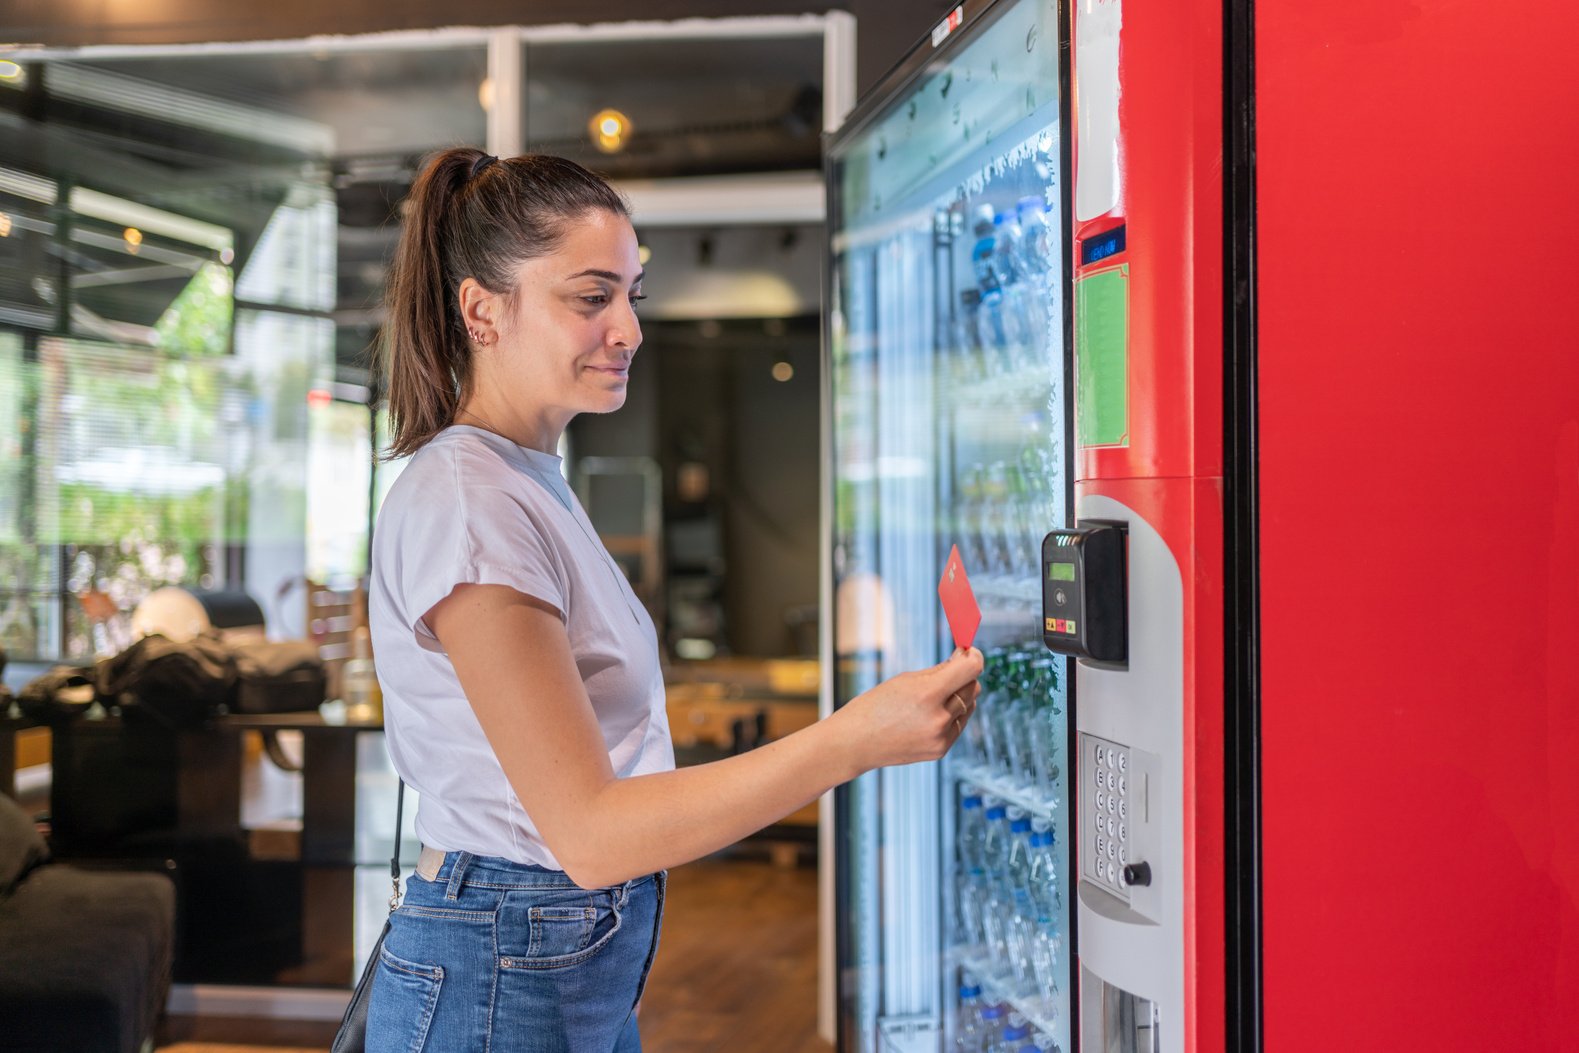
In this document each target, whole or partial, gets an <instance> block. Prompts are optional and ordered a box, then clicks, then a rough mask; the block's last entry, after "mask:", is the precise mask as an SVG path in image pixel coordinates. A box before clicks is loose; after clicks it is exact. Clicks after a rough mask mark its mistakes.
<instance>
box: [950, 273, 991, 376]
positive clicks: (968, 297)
mask: <svg viewBox="0 0 1579 1053" xmlns="http://www.w3.org/2000/svg"><path fill="white" fill-rule="evenodd" d="M980 311H981V290H980V289H966V290H965V291H963V292H961V293H960V294H959V308H958V310H957V311H956V312H955V314H954V320H953V322H952V323H951V324H950V326H949V338H950V340H951V341H952V342H953V344H954V355H955V360H956V361H957V362H958V363H959V366H960V370H961V372H962V373H963V375H964V377H965V378H966V379H970V380H975V379H978V378H980V377H982V376H985V375H986V362H985V358H984V356H983V355H982V350H981V333H980V331H979V330H978V328H977V323H976V316H977V315H978V314H979V313H980Z"/></svg>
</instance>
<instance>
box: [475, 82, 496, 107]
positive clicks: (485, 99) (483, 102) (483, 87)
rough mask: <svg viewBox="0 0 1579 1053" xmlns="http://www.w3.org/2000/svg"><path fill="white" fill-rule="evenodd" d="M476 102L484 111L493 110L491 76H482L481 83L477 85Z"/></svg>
mask: <svg viewBox="0 0 1579 1053" xmlns="http://www.w3.org/2000/svg"><path fill="white" fill-rule="evenodd" d="M477 104H478V105H479V106H481V107H482V108H483V110H484V112H488V113H491V112H493V78H492V77H484V78H483V79H482V83H481V84H479V85H477Z"/></svg>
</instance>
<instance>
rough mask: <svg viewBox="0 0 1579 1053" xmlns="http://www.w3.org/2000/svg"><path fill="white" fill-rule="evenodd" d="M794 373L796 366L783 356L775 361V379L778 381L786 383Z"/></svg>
mask: <svg viewBox="0 0 1579 1053" xmlns="http://www.w3.org/2000/svg"><path fill="white" fill-rule="evenodd" d="M794 375H795V367H794V366H792V365H790V364H789V363H788V362H786V361H785V360H784V359H782V358H781V359H779V360H778V361H777V362H775V363H773V379H774V380H776V381H778V382H779V383H780V384H782V383H784V382H785V381H786V380H789V379H790V378H791V377H793V376H794Z"/></svg>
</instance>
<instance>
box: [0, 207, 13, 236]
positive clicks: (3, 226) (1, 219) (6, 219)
mask: <svg viewBox="0 0 1579 1053" xmlns="http://www.w3.org/2000/svg"><path fill="white" fill-rule="evenodd" d="M10 236H11V217H10V216H9V215H8V214H6V213H4V212H0V238H9V237H10Z"/></svg>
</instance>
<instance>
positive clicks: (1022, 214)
mask: <svg viewBox="0 0 1579 1053" xmlns="http://www.w3.org/2000/svg"><path fill="white" fill-rule="evenodd" d="M1051 208H1052V206H1051V205H1049V204H1047V202H1046V201H1044V200H1043V199H1042V198H1040V197H1035V196H1032V197H1022V198H1021V199H1020V203H1019V205H1018V206H1016V211H1017V212H1018V213H1019V220H1020V232H1021V234H1020V253H1019V264H1020V273H1021V274H1022V275H1025V276H1027V277H1031V276H1035V277H1039V278H1041V279H1042V280H1043V281H1044V282H1047V281H1048V279H1051V278H1054V277H1055V276H1056V275H1057V273H1058V271H1059V270H1060V268H1059V266H1058V262H1059V246H1058V234H1057V232H1056V231H1055V230H1054V229H1053V225H1052V224H1051V223H1049V222H1048V221H1047V213H1048V210H1049V209H1051Z"/></svg>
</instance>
